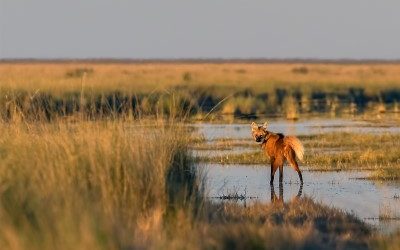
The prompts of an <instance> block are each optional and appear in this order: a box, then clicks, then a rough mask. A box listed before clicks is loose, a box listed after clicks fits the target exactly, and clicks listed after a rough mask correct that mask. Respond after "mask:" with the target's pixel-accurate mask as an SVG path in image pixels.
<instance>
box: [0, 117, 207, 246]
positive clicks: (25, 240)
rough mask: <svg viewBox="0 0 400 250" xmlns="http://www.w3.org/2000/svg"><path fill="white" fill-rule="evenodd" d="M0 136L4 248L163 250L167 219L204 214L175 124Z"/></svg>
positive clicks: (8, 128) (85, 126)
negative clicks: (198, 210)
mask: <svg viewBox="0 0 400 250" xmlns="http://www.w3.org/2000/svg"><path fill="white" fill-rule="evenodd" d="M0 131H1V136H0V221H1V224H0V245H1V248H2V249H131V248H141V247H146V248H157V246H158V245H159V244H162V242H165V241H167V239H168V234H167V228H168V225H166V224H165V221H167V220H170V221H173V220H174V217H176V216H177V214H182V213H188V214H192V210H191V209H192V208H193V209H194V208H196V207H198V203H197V202H199V201H200V193H199V183H198V180H199V179H197V178H196V172H195V170H194V169H193V166H192V161H191V157H190V155H189V154H188V153H187V150H186V147H187V145H186V142H185V140H186V138H185V137H184V136H183V135H182V132H181V131H179V128H177V127H176V126H174V128H173V129H172V128H168V127H167V126H165V125H163V124H150V125H147V126H144V125H142V124H138V123H128V122H123V121H113V122H88V121H80V122H75V123H68V122H54V123H23V122H14V123H1V124H0ZM189 210H190V212H189Z"/></svg>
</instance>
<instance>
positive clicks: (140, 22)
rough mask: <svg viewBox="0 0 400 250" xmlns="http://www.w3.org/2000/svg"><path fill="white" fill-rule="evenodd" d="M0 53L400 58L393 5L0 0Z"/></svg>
mask: <svg viewBox="0 0 400 250" xmlns="http://www.w3.org/2000/svg"><path fill="white" fill-rule="evenodd" d="M5 58H45V59H55V58H125V59H160V58H161V59H178V58H227V59H229V58H269V59H271V58H277V59H287V58H314V59H400V1H399V0H385V1H378V0H335V1H328V0H301V1H293V0H291V1H288V0H276V1H270V0H198V1H194V0H158V1H156V0H0V59H5Z"/></svg>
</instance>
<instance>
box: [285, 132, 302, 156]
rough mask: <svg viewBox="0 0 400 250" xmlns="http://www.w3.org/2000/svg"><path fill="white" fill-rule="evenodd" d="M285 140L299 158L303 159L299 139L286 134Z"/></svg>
mask: <svg viewBox="0 0 400 250" xmlns="http://www.w3.org/2000/svg"><path fill="white" fill-rule="evenodd" d="M285 142H286V143H287V144H288V145H289V146H290V147H291V148H292V149H293V151H294V153H295V154H296V156H297V158H299V160H303V156H304V147H303V144H302V143H301V141H300V140H299V139H298V138H297V137H295V136H286V138H285Z"/></svg>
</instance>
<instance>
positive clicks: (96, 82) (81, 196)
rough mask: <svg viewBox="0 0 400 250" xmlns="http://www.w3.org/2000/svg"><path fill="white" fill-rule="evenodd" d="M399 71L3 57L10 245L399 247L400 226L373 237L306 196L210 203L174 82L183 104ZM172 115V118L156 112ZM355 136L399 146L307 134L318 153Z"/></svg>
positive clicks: (1, 171)
mask: <svg viewBox="0 0 400 250" xmlns="http://www.w3.org/2000/svg"><path fill="white" fill-rule="evenodd" d="M398 71H400V70H398V65H392V64H384V65H383V64H382V65H372V64H371V65H370V64H368V65H367V64H366V65H361V64H360V65H333V64H332V65H331V64H326V65H323V64H309V65H306V66H305V65H303V64H240V63H237V64H209V63H200V64H179V63H176V64H161V63H152V64H101V63H0V94H1V96H0V115H1V118H2V119H0V221H1V223H0V246H1V249H138V248H139V249H210V248H212V249H235V248H236V249H243V248H254V249H271V248H273V249H287V248H295V249H304V248H314V249H319V248H326V249H337V248H345V247H349V248H350V247H351V248H355V249H366V248H381V249H392V248H393V247H397V243H398V240H399V236H398V234H393V235H391V236H382V235H378V234H377V233H376V232H375V231H374V230H373V229H371V228H369V227H368V226H367V225H366V224H364V223H363V222H362V221H360V220H359V219H357V218H355V217H354V216H352V215H348V214H346V213H344V212H342V211H339V210H337V209H334V208H330V207H327V206H324V205H321V204H319V203H316V202H314V201H312V200H311V199H309V198H307V197H305V198H300V199H295V200H293V201H290V202H287V203H275V204H267V205H263V204H255V205H251V206H248V207H243V206H240V205H239V204H235V203H233V204H232V203H220V204H214V203H211V202H210V201H209V200H207V197H206V196H207V194H205V193H204V191H203V186H202V185H203V183H202V178H203V176H202V173H199V172H198V171H197V169H196V168H195V166H196V165H195V164H196V159H195V158H193V156H192V155H191V153H190V147H191V146H192V145H193V143H194V142H196V143H199V142H202V139H201V138H192V137H191V135H190V134H189V132H188V131H187V127H185V126H184V125H183V124H181V123H179V122H178V121H177V120H180V119H182V118H184V117H186V116H187V115H188V111H187V110H183V111H182V102H180V101H179V100H175V95H174V93H175V92H174V91H177V89H179V88H187V89H189V90H187V89H186V91H187V92H186V94H184V95H187V98H188V100H189V103H186V102H183V106H184V107H186V106H185V105H189V106H190V105H192V103H190V102H191V101H192V99H191V98H192V97H193V96H192V95H189V94H190V93H191V91H193V92H196V90H197V87H198V86H200V87H201V86H206V88H210V89H212V91H215V93H214V92H213V95H212V96H218V95H220V96H225V95H226V94H228V95H231V94H232V93H233V92H232V91H235V89H237V90H244V89H246V88H251V89H253V90H252V91H258V90H259V89H260V90H262V91H272V92H273V91H275V88H276V87H280V86H282V84H284V85H285V88H291V87H294V86H301V87H302V88H303V87H305V86H306V87H305V88H306V89H307V88H317V89H319V88H321V87H323V88H325V87H326V88H328V89H329V91H331V90H332V91H336V90H338V89H339V90H340V91H341V88H342V87H343V88H344V89H347V88H349V87H351V86H353V87H354V86H362V88H363V89H365V91H370V92H371V93H374V91H376V90H382V89H389V90H390V89H392V88H397V85H396V83H397V82H398V80H399V79H400V76H399V75H398V74H397V72H398ZM215 83H217V84H218V86H217V87H215V85H214V84H215ZM321 83H324V84H323V85H321ZM377 83H378V84H377ZM188 86H189V87H188ZM192 86H193V88H192ZM171 89H172V90H171ZM227 90H228V91H227ZM113 91H119V92H120V93H121V95H122V96H135V95H136V94H138V95H139V94H145V95H146V96H147V99H146V100H147V101H143V99H142V100H141V102H142V103H140V105H139V107H137V106H135V105H134V102H132V100H130V101H129V100H128V101H127V103H128V104H127V105H125V106H124V105H123V104H121V102H120V101H121V99H118V98H120V97H118V98H117V97H115V95H111V98H109V97H110V96H107V95H105V96H104V98H105V99H106V100H103V99H102V97H103V96H102V97H101V98H100V99H101V100H100V101H96V100H97V99H96V98H97V97H96V96H94V97H93V96H91V94H93V93H101V94H102V93H109V92H113ZM70 92H73V94H72V97H65V96H64V95H68V94H71V93H70ZM156 92H163V93H165V95H169V96H170V97H171V98H170V99H168V100H166V101H165V102H162V103H160V99H159V98H158V97H157V98H155V100H153V101H154V102H153V103H152V105H156V106H155V108H154V107H150V108H149V109H150V111H151V112H148V113H146V112H145V108H144V107H145V104H143V103H146V102H150V101H149V100H150V99H151V98H149V97H151V96H152V95H153V93H156ZM188 93H189V94H188ZM21 96H22V97H21ZM38 96H39V97H40V98H37V97H38ZM92 97H93V99H91V98H92ZM68 98H70V99H68ZM107 98H108V99H107ZM239 98H242V97H239ZM70 100H72V101H71V102H70ZM98 105H99V106H100V108H98ZM122 106H123V107H122ZM121 107H122V108H121ZM68 110H69V111H68ZM163 110H164V111H165V112H166V115H167V116H168V117H169V118H170V119H155V120H153V119H147V116H146V114H162V113H163V112H164V111H163ZM99 113H101V115H98V114H99ZM142 114H143V117H144V118H143V117H142V116H141V115H142ZM160 116H161V115H160ZM161 117H164V116H161ZM97 118H100V119H97ZM176 118H178V119H176ZM324 136H325V137H324ZM346 136H347V138H348V140H349V141H355V142H358V143H362V144H364V145H370V147H371V151H370V154H371V156H374V155H373V154H381V153H382V151H380V149H379V145H387V146H388V147H389V146H391V147H392V149H391V150H393V152H392V153H393V155H394V156H393V157H392V158H389V159H390V160H389V162H384V161H386V160H385V159H387V158H384V157H381V158H378V159H379V161H378V162H377V163H376V164H377V165H378V166H381V165H384V164H383V163H388V164H389V163H390V164H392V163H393V159H394V158H395V155H396V154H397V155H398V151H396V150H397V149H396V147H397V145H398V141H399V140H398V138H397V137H396V136H392V135H381V136H380V137H379V138H380V139H379V140H378V141H374V140H373V138H372V135H368V136H366V137H361V136H358V137H357V135H352V134H341V136H340V141H339V139H338V138H337V135H333V134H332V135H322V137H318V136H315V137H309V138H306V137H305V138H302V139H304V140H305V143H306V146H310V147H313V148H314V147H315V148H322V149H329V148H331V147H333V148H336V147H339V146H341V145H343V147H346V148H347V147H352V146H354V144H352V143H350V142H345V141H344V139H343V137H346ZM391 136H392V137H391ZM239 144H240V143H239ZM237 145H238V144H235V145H231V146H237ZM397 148H398V147H397ZM326 157H329V155H327V156H326ZM350 158H351V157H350ZM372 158H374V157H371V158H368V157H366V158H365V159H366V160H365V162H367V163H368V162H370V159H372ZM260 159H261V158H260ZM344 159H347V158H344ZM263 160H264V161H265V159H264V158H263ZM306 160H307V161H308V160H312V158H310V159H308V158H307V159H306ZM340 160H341V159H340ZM350 161H354V159H350ZM250 162H254V160H252V161H248V163H250ZM316 162H319V163H321V162H323V160H321V159H318V160H316ZM333 162H334V163H329V164H331V165H332V166H341V167H342V165H340V164H337V162H335V161H333ZM365 162H362V163H365ZM340 163H342V162H340ZM345 163H346V164H348V163H347V162H345ZM323 164H328V163H326V162H325V163H323ZM329 164H328V165H329ZM335 164H336V165H335ZM349 164H350V163H349ZM393 164H394V163H393ZM346 166H347V165H346ZM396 166H398V163H397V165H396ZM385 170H386V168H382V171H385Z"/></svg>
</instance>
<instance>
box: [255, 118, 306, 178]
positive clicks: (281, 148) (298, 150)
mask: <svg viewBox="0 0 400 250" xmlns="http://www.w3.org/2000/svg"><path fill="white" fill-rule="evenodd" d="M267 126H268V123H267V122H266V123H264V125H258V124H256V123H255V122H253V123H252V124H251V133H252V136H253V138H254V140H255V141H256V142H259V143H261V147H262V149H263V150H264V151H265V153H266V154H267V155H268V156H269V158H270V160H271V181H270V184H271V185H272V183H273V182H274V175H275V172H276V170H277V169H278V168H279V182H282V180H283V164H284V163H285V160H287V161H288V162H289V163H290V165H291V166H292V167H293V168H294V170H296V172H297V173H298V174H299V178H300V182H301V183H302V184H303V176H302V175H301V171H300V169H299V164H297V161H296V156H297V158H299V159H300V160H302V159H303V155H304V147H303V144H301V142H300V140H299V139H297V138H296V137H294V136H284V135H283V134H275V133H272V132H270V131H268V130H267Z"/></svg>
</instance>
